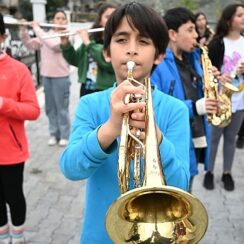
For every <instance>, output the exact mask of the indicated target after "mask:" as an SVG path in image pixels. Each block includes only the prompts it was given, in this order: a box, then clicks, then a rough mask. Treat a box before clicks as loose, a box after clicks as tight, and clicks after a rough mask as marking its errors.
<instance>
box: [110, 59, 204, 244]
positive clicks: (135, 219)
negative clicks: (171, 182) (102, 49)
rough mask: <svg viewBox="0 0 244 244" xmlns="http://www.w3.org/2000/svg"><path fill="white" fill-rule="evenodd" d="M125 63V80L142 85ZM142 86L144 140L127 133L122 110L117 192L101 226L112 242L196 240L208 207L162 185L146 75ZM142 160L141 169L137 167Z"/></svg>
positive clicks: (130, 65)
mask: <svg viewBox="0 0 244 244" xmlns="http://www.w3.org/2000/svg"><path fill="white" fill-rule="evenodd" d="M127 67H128V75H127V80H129V81H130V82H131V83H133V84H135V83H136V84H140V85H142V84H141V83H140V82H139V81H137V80H135V79H134V78H133V74H132V72H133V68H134V67H135V63H134V62H132V61H129V62H128V63H127ZM144 84H145V85H143V86H144V89H145V92H146V95H145V102H146V108H145V122H146V127H145V139H144V140H143V141H142V140H140V136H139V134H140V133H138V135H137V133H136V136H135V135H133V134H132V133H130V129H131V128H130V126H129V124H128V121H129V114H128V113H126V114H125V115H124V117H123V123H122V129H121V140H120V147H119V160H118V181H119V187H120V191H121V196H120V197H119V198H118V199H117V200H116V201H115V202H114V203H113V204H112V205H111V206H110V208H109V210H108V212H107V216H106V229H107V232H108V234H109V236H110V238H111V239H112V241H113V242H114V243H116V244H126V243H135V244H139V243H174V244H183V243H184V244H185V243H192V244H193V243H194V244H195V243H198V241H199V240H200V239H201V238H202V237H203V236H204V234H205V232H206V229H207V225H208V215H207V211H206V209H205V207H204V206H203V205H202V203H201V202H200V201H199V200H198V199H197V198H195V197H194V196H193V195H191V194H190V193H188V192H185V191H183V190H181V189H179V188H176V187H172V186H166V181H165V179H164V174H163V169H162V163H161V160H160V152H159V149H158V141H157V134H156V125H155V121H154V112H153V103H152V91H151V82H150V79H149V78H147V79H145V83H144ZM134 98H135V97H134V95H133V94H132V95H128V96H127V97H126V99H125V100H126V101H125V102H126V103H127V102H130V101H131V102H134ZM137 99H138V98H136V100H137ZM143 162H144V167H140V165H141V164H142V163H143ZM131 163H134V167H130V165H131ZM130 168H134V172H133V173H134V177H133V179H134V189H131V190H129V179H130ZM143 171H144V172H143ZM141 173H143V177H142V176H141Z"/></svg>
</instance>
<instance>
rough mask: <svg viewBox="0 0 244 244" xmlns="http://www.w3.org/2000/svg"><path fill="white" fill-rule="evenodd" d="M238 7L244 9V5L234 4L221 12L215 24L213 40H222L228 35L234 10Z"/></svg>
mask: <svg viewBox="0 0 244 244" xmlns="http://www.w3.org/2000/svg"><path fill="white" fill-rule="evenodd" d="M238 7H242V8H244V5H243V4H241V3H234V4H230V5H228V6H227V7H226V8H225V9H224V10H223V12H222V14H221V17H220V19H219V21H218V23H217V26H216V29H215V35H214V37H213V39H216V38H223V37H225V36H227V35H228V33H229V30H230V27H231V25H230V24H231V21H232V19H233V17H234V15H235V13H236V10H237V8H238Z"/></svg>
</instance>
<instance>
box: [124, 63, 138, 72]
mask: <svg viewBox="0 0 244 244" xmlns="http://www.w3.org/2000/svg"><path fill="white" fill-rule="evenodd" d="M126 65H127V69H128V70H129V71H131V72H132V71H133V69H134V67H135V66H136V64H135V62H133V61H128V62H127V64H126Z"/></svg>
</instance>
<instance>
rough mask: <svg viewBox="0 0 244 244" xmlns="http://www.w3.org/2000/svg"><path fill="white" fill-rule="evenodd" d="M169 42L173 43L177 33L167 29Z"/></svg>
mask: <svg viewBox="0 0 244 244" xmlns="http://www.w3.org/2000/svg"><path fill="white" fill-rule="evenodd" d="M168 33H169V40H170V41H173V42H175V41H176V37H177V32H176V31H175V30H172V29H169V30H168Z"/></svg>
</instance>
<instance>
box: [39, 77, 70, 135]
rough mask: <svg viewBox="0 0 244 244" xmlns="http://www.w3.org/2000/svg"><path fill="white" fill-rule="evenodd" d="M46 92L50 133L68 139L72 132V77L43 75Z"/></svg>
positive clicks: (46, 108)
mask: <svg viewBox="0 0 244 244" xmlns="http://www.w3.org/2000/svg"><path fill="white" fill-rule="evenodd" d="M42 82H43V86H44V92H45V110H46V115H47V117H48V120H49V133H50V135H51V136H55V137H56V138H57V139H68V137H69V133H70V118H69V95H70V90H69V88H70V79H69V77H68V76H66V77H58V78H52V77H42Z"/></svg>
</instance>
